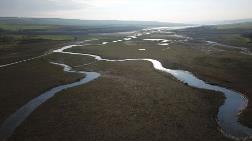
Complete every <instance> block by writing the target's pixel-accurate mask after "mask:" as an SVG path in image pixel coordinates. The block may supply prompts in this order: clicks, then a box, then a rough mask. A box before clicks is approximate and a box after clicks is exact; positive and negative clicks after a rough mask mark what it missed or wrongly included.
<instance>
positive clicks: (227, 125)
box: [54, 45, 252, 139]
mask: <svg viewBox="0 0 252 141" xmlns="http://www.w3.org/2000/svg"><path fill="white" fill-rule="evenodd" d="M75 46H79V45H70V46H66V47H63V48H61V49H58V50H55V51H54V52H57V53H64V54H71V55H82V56H90V57H93V58H95V59H96V60H97V61H109V62H123V61H148V62H151V63H152V65H153V67H154V69H156V70H158V71H162V72H165V73H168V74H171V75H172V76H174V77H175V78H176V79H178V80H179V81H181V82H183V83H186V84H187V85H189V86H191V87H194V88H199V89H205V90H212V91H217V92H221V93H223V94H224V95H225V97H226V99H225V102H224V104H223V105H222V106H221V107H220V108H219V112H218V115H217V119H218V124H219V126H220V127H221V130H222V132H223V133H224V135H226V136H228V137H231V138H236V139H241V138H250V137H251V135H252V129H251V128H248V127H246V126H243V125H242V124H241V123H240V122H239V119H238V118H239V114H240V112H242V110H244V109H245V108H246V107H247V104H248V99H247V98H246V97H245V96H244V95H243V94H241V93H239V92H237V91H234V90H231V89H227V88H225V87H221V86H217V85H212V84H209V83H207V82H205V81H203V80H200V79H199V78H197V77H196V76H195V75H193V74H192V73H190V72H188V71H184V70H172V69H168V68H165V67H163V65H162V64H161V62H159V61H158V60H154V59H121V60H111V59H104V58H102V57H101V56H98V55H93V54H83V53H74V52H66V51H64V50H66V49H70V48H72V47H75Z"/></svg>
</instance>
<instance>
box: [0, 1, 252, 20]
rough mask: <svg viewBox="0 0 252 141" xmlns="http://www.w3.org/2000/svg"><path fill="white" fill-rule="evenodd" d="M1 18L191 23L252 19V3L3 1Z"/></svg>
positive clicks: (0, 11)
mask: <svg viewBox="0 0 252 141" xmlns="http://www.w3.org/2000/svg"><path fill="white" fill-rule="evenodd" d="M0 16H2V17H3V16H12V17H13V16H14V17H48V18H55V17H57V18H76V19H91V20H151V21H153V20H154V21H167V22H187V23H189V22H190V23H191V22H199V21H221V20H231V19H247V18H252V0H0Z"/></svg>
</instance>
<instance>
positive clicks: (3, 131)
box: [0, 63, 100, 141]
mask: <svg viewBox="0 0 252 141" xmlns="http://www.w3.org/2000/svg"><path fill="white" fill-rule="evenodd" d="M52 64H55V65H59V66H62V67H64V71H65V72H70V73H80V74H85V77H84V78H82V79H81V80H79V81H77V82H74V83H70V84H66V85H60V86H57V87H55V88H52V89H50V90H48V91H46V92H44V93H42V94H41V95H40V96H38V97H36V98H34V99H32V100H31V101H29V102H28V103H27V104H25V105H24V106H22V107H21V108H19V109H18V110H17V111H16V112H15V113H13V114H12V115H10V116H9V117H8V118H7V120H5V121H4V122H3V124H2V125H1V127H0V141H5V140H7V139H8V138H9V137H10V136H11V135H12V134H13V132H14V131H15V129H16V128H17V127H18V126H19V125H20V124H21V123H22V122H23V121H24V120H25V119H26V118H27V117H28V116H29V115H30V114H31V113H32V112H33V111H34V110H36V109H37V108H38V107H39V106H40V105H41V104H43V103H45V102H46V101H47V100H49V99H50V98H52V97H53V96H55V95H56V94H58V93H59V92H61V91H63V90H66V89H69V88H73V87H76V86H79V85H83V84H86V83H88V82H90V81H93V80H95V79H97V78H98V77H99V76H100V74H99V73H96V72H84V71H75V70H72V68H71V67H70V66H67V65H65V64H59V63H52Z"/></svg>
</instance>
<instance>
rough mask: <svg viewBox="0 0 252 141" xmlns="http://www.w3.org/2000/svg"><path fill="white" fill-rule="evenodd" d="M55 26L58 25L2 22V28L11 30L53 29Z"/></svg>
mask: <svg viewBox="0 0 252 141" xmlns="http://www.w3.org/2000/svg"><path fill="white" fill-rule="evenodd" d="M53 28H57V26H55V25H27V24H6V23H0V29H4V30H11V31H18V30H27V29H53Z"/></svg>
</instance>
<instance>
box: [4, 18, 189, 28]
mask: <svg viewBox="0 0 252 141" xmlns="http://www.w3.org/2000/svg"><path fill="white" fill-rule="evenodd" d="M0 23H5V24H31V25H63V26H85V27H90V26H91V27H97V26H102V27H104V26H110V27H111V26H142V27H149V26H179V25H181V26H183V25H185V24H180V23H166V22H156V21H118V20H78V19H59V18H18V17H0Z"/></svg>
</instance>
